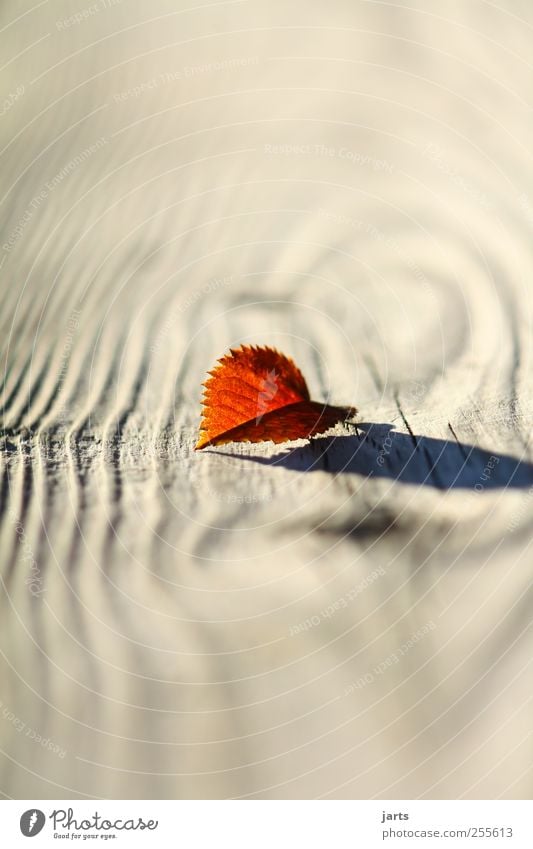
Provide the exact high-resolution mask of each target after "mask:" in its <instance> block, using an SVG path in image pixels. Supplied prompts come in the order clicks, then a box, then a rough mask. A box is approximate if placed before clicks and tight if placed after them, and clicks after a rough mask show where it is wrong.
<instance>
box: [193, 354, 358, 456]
mask: <svg viewBox="0 0 533 849" xmlns="http://www.w3.org/2000/svg"><path fill="white" fill-rule="evenodd" d="M209 374H210V375H211V376H210V377H209V378H208V380H206V382H205V383H204V384H203V385H204V387H205V390H204V397H203V409H202V414H203V417H202V422H201V425H200V438H199V440H198V443H197V445H196V449H199V448H205V447H206V446H207V445H222V444H224V443H226V442H263V441H267V440H270V441H271V442H285V441H287V440H290V439H301V438H302V437H310V436H315V435H316V434H319V433H324V432H325V431H326V430H329V429H330V428H331V427H333V426H334V425H336V424H337V423H338V422H341V421H344V420H345V419H347V418H349V417H350V416H353V415H354V414H355V413H356V410H355V408H354V407H332V406H330V405H329V404H322V403H319V402H318V401H311V399H310V397H309V390H308V388H307V384H306V382H305V379H304V377H303V375H302V373H301V371H300V369H299V368H297V366H296V365H295V364H294V362H293V361H292V360H291V359H290V358H289V357H286V356H285V355H284V354H280V353H279V351H276V350H275V349H274V348H259V347H256V346H254V345H242V346H241V347H240V348H237V349H231V351H230V353H229V354H226V355H225V356H224V357H221V359H220V360H218V362H217V365H216V366H215V368H214V369H212V371H210V372H209Z"/></svg>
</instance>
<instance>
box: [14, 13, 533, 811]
mask: <svg viewBox="0 0 533 849" xmlns="http://www.w3.org/2000/svg"><path fill="white" fill-rule="evenodd" d="M126 6H127V8H126ZM16 13H17V9H15V6H14V4H9V3H8V4H7V5H6V6H5V8H4V9H3V11H2V13H1V18H2V20H1V21H0V24H1V26H4V25H5V26H6V29H5V30H2V32H1V33H0V38H1V39H3V43H4V45H5V51H4V52H5V55H6V57H7V58H6V61H8V60H9V64H8V66H7V67H6V68H5V70H4V73H5V74H6V76H5V93H6V97H7V96H8V93H16V92H17V91H18V92H19V94H18V96H17V97H15V98H12V99H11V100H9V101H8V100H6V103H5V104H4V107H3V108H4V112H3V114H2V120H1V121H0V148H1V149H2V153H1V157H2V165H3V168H2V169H1V171H0V203H1V208H2V232H3V237H2V244H1V246H0V263H1V266H0V279H1V281H2V285H1V289H0V298H1V309H0V322H1V326H2V334H1V336H0V345H1V354H2V360H1V362H2V377H3V386H2V395H1V398H2V400H1V404H0V412H1V427H2V432H1V447H2V453H1V470H0V492H1V519H0V552H1V558H0V568H1V572H0V574H1V579H2V584H1V589H2V594H1V623H2V625H1V628H0V650H1V654H0V664H1V672H0V699H1V701H2V705H1V706H0V719H1V721H0V776H1V777H0V789H1V791H2V794H3V795H6V796H9V797H15V798H24V797H33V798H48V797H50V798H54V797H80V798H91V797H123V798H142V797H153V798H159V797H164V798H190V797H239V798H240V797H246V798H249V797H256V798H271V797H288V798H294V797H310V796H311V797H336V798H340V797H362V798H369V797H382V798H391V797H398V798H411V797H418V796H428V797H454V798H455V797H463V796H464V797H467V798H473V797H488V798H492V797H499V796H502V797H528V798H529V797H530V796H531V745H530V740H531V711H530V701H531V695H532V693H531V675H530V672H529V667H530V662H531V636H530V629H531V614H530V609H531V568H532V558H531V552H530V544H531V540H532V538H533V534H532V523H531V513H532V505H533V498H532V493H533V467H532V462H533V460H532V457H531V447H530V438H529V437H530V422H531V412H532V405H533V396H532V392H531V381H530V366H531V339H532V334H531V297H530V284H529V281H530V278H531V272H532V270H533V250H532V243H531V222H532V221H533V176H532V171H531V167H530V132H529V129H530V127H529V114H530V107H529V98H530V91H531V67H530V63H529V56H530V49H529V48H530V37H529V36H530V31H531V25H532V24H533V21H532V20H531V10H530V9H529V8H528V7H527V6H520V5H516V6H515V7H514V10H513V14H511V13H510V10H501V9H496V8H495V7H489V6H486V5H479V6H478V5H476V4H468V6H457V7H453V8H452V7H450V9H447V10H446V12H445V13H443V11H442V9H441V7H438V6H437V5H436V4H432V3H429V4H426V5H425V7H424V11H423V12H416V11H414V10H407V9H403V8H399V7H396V6H392V5H388V4H368V3H357V4H353V3H345V2H343V0H339V2H337V3H333V4H328V6H327V8H326V7H325V6H322V5H321V4H311V5H310V4H308V3H305V4H304V3H293V4H290V7H287V6H286V5H283V4H279V3H273V4H269V5H268V8H267V6H266V5H264V4H261V3H258V2H255V0H250V2H244V3H237V4H235V3H222V2H221V3H220V4H219V5H218V6H214V5H210V6H209V7H208V8H206V9H203V10H202V9H201V8H198V9H197V10H194V11H191V10H187V9H186V8H185V6H184V7H183V8H178V9H176V4H175V3H172V4H167V3H165V2H164V0H161V2H159V3H155V4H154V3H152V4H151V6H150V10H148V9H147V8H145V9H143V10H139V9H133V8H132V7H130V6H129V5H127V4H125V3H124V4H117V5H115V6H110V7H108V8H105V7H104V4H102V6H101V7H98V12H95V13H94V14H91V15H90V16H89V17H88V18H87V19H83V20H81V19H80V20H77V19H72V8H71V6H70V5H69V4H67V3H63V2H61V3H55V4H54V8H53V10H52V9H51V8H49V7H48V5H44V6H40V7H39V8H37V9H35V11H33V12H31V13H30V14H28V15H27V16H25V17H24V18H21V19H20V21H19V22H15V23H13V24H11V25H10V21H13V20H14V18H15V17H17V14H16ZM520 16H522V18H523V19H524V20H523V21H522V20H521V19H520ZM65 21H66V23H65ZM39 39H41V40H39ZM29 45H34V46H33V47H31V49H30V50H28V51H26V52H25V53H24V52H23V51H24V48H26V47H28V46H29ZM443 45H446V48H444V47H443ZM19 54H20V55H19ZM240 342H254V343H257V344H270V345H276V346H278V347H279V348H280V349H281V350H283V351H285V352H286V353H287V354H289V355H291V356H293V357H294V358H295V360H296V361H297V362H298V364H299V366H300V367H301V368H302V371H303V372H304V374H305V376H306V378H307V379H308V382H309V384H310V388H311V390H312V394H313V397H316V398H318V399H323V400H325V401H330V402H331V403H337V404H352V403H354V404H356V405H357V407H358V408H359V409H360V411H361V421H360V425H359V429H358V432H356V431H355V430H354V429H349V428H345V429H343V428H342V427H340V426H339V428H338V429H337V431H336V432H335V433H334V434H329V435H328V436H326V437H320V438H317V439H315V440H313V441H312V442H311V443H305V442H300V443H297V444H294V445H292V444H291V445H290V446H286V447H285V446H273V445H270V444H265V445H257V446H225V447H223V448H221V449H219V450H214V451H211V450H208V451H204V452H194V451H193V446H194V442H195V437H196V431H197V427H198V422H199V399H200V384H201V382H202V380H203V379H204V376H205V372H206V370H207V369H208V368H210V367H211V366H212V364H213V363H214V361H215V360H216V358H217V357H218V356H220V355H221V353H223V352H224V350H225V349H227V348H228V347H229V346H230V345H235V344H238V343H240Z"/></svg>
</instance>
